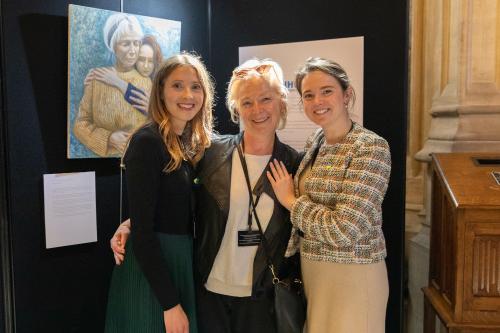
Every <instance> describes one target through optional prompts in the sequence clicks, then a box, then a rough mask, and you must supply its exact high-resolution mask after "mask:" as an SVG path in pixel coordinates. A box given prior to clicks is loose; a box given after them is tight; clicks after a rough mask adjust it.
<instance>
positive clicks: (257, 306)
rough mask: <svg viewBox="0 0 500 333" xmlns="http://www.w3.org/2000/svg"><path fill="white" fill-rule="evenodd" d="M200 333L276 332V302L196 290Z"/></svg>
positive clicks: (265, 298)
mask: <svg viewBox="0 0 500 333" xmlns="http://www.w3.org/2000/svg"><path fill="white" fill-rule="evenodd" d="M197 289H198V290H197V291H198V292H197V295H196V303H197V308H198V313H197V315H198V331H199V332H200V333H276V324H275V319H274V307H273V300H272V299H271V298H268V297H262V298H261V299H258V300H253V299H251V298H250V297H233V296H226V295H221V294H216V293H212V292H210V291H208V290H207V289H206V288H205V287H199V288H197Z"/></svg>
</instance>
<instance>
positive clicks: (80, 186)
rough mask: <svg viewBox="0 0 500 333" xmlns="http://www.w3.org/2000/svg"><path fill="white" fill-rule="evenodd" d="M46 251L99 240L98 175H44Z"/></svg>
mask: <svg viewBox="0 0 500 333" xmlns="http://www.w3.org/2000/svg"><path fill="white" fill-rule="evenodd" d="M43 192H44V207H45V244H46V248H47V249H50V248H54V247H60V246H68V245H75V244H82V243H90V242H96V241H97V218H96V196H95V172H93V171H91V172H76V173H60V174H46V175H43Z"/></svg>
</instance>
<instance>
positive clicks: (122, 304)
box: [104, 233, 198, 333]
mask: <svg viewBox="0 0 500 333" xmlns="http://www.w3.org/2000/svg"><path fill="white" fill-rule="evenodd" d="M156 236H157V237H158V239H159V241H160V245H161V249H162V252H163V256H164V258H165V261H166V263H167V267H168V270H169V273H170V279H171V280H172V283H173V284H174V286H175V287H176V288H177V292H178V295H179V297H180V302H181V306H182V309H183V310H184V312H186V315H187V317H188V320H189V332H190V333H197V332H198V329H197V323H196V306H195V294H194V281H193V239H192V237H191V236H189V235H170V234H164V233H156ZM131 243H132V242H131V239H129V241H128V242H127V245H126V256H125V261H124V262H123V263H122V264H121V265H120V266H115V268H114V270H113V275H112V277H111V284H110V287H109V296H108V307H107V311H106V326H105V330H104V332H105V333H118V332H119V333H137V332H141V333H165V324H164V321H163V310H162V308H161V306H160V303H159V302H158V300H157V298H156V296H155V295H154V294H153V291H152V289H151V287H150V286H149V283H148V281H147V280H146V277H145V276H144V274H143V273H142V270H141V268H140V267H139V263H138V262H137V259H136V257H135V255H134V253H133V249H132V244H131ZM167 333H168V332H167Z"/></svg>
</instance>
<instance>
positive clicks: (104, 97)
mask: <svg viewBox="0 0 500 333" xmlns="http://www.w3.org/2000/svg"><path fill="white" fill-rule="evenodd" d="M117 74H118V76H119V77H120V78H121V79H122V80H124V81H126V82H128V83H131V84H133V85H134V86H135V87H137V88H139V89H141V90H142V91H147V92H150V91H151V79H150V78H147V77H144V76H142V75H140V74H139V72H137V71H136V70H135V69H134V70H131V71H128V72H117ZM145 121H146V116H145V115H143V114H142V113H140V112H139V111H138V110H136V109H135V108H134V107H132V105H130V104H129V103H128V102H127V101H126V100H125V98H124V97H123V93H122V92H121V91H120V90H119V89H118V88H115V87H114V86H110V85H107V84H105V83H102V82H100V81H97V80H93V81H92V82H91V83H90V84H88V85H87V86H86V87H85V90H84V93H83V97H82V100H81V101H80V107H79V109H78V115H77V117H76V120H75V124H74V127H73V133H74V135H75V137H76V138H77V139H78V140H80V142H81V143H83V144H84V145H85V146H86V147H87V148H88V149H90V150H92V151H93V152H94V153H96V154H97V155H99V156H103V157H112V156H120V153H119V152H118V151H117V150H116V149H113V148H110V147H108V140H109V136H110V135H111V134H112V133H113V132H115V131H118V130H122V131H125V132H128V133H132V132H133V131H135V130H136V129H137V128H138V127H139V126H141V125H143V124H144V122H145Z"/></svg>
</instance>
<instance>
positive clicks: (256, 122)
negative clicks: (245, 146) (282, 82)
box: [236, 77, 282, 136]
mask: <svg viewBox="0 0 500 333" xmlns="http://www.w3.org/2000/svg"><path fill="white" fill-rule="evenodd" d="M275 90H276V89H273V87H272V86H271V85H270V84H269V83H268V82H267V81H266V80H265V79H263V78H261V77H253V78H250V79H248V80H245V81H240V82H239V83H238V87H237V95H236V96H237V98H236V102H237V107H236V109H237V111H238V114H239V116H240V120H241V121H242V122H243V126H244V128H245V131H247V132H250V133H252V134H255V135H259V134H261V135H266V136H267V135H270V134H274V132H275V131H276V128H277V127H278V124H279V122H280V119H281V118H280V115H281V108H282V101H281V98H280V95H279V94H278V92H277V91H275Z"/></svg>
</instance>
